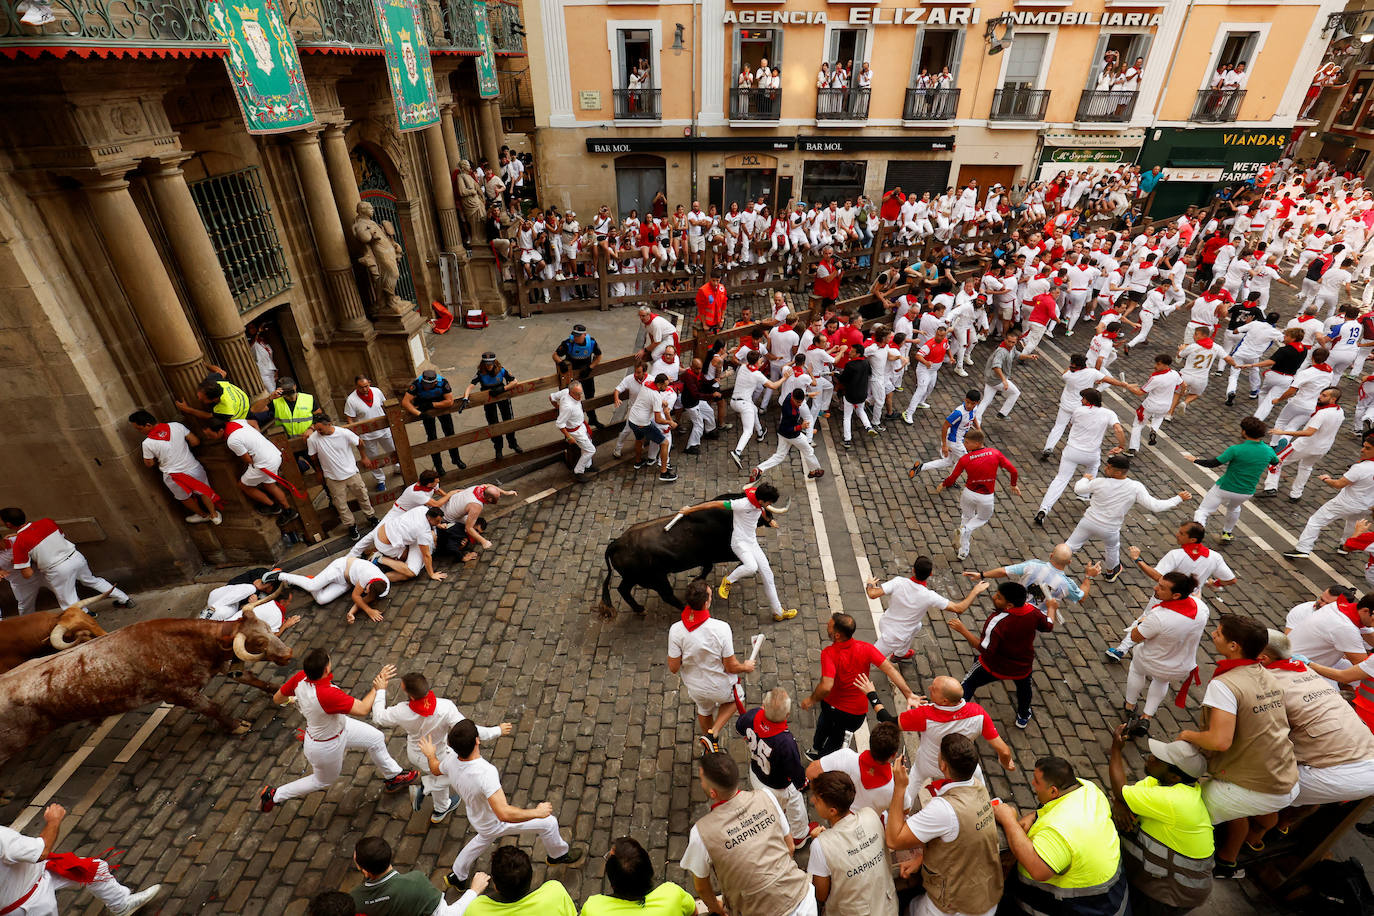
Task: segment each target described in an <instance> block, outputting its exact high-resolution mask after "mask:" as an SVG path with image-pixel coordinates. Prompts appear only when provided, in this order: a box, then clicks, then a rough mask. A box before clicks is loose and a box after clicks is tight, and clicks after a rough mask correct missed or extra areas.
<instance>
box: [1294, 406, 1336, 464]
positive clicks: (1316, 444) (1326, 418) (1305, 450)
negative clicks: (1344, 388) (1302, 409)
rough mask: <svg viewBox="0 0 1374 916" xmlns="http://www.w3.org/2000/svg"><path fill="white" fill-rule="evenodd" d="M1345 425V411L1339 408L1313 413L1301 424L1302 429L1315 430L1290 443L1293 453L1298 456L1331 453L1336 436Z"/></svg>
mask: <svg viewBox="0 0 1374 916" xmlns="http://www.w3.org/2000/svg"><path fill="white" fill-rule="evenodd" d="M1343 423H1345V411H1344V410H1341V409H1340V408H1339V407H1335V406H1332V407H1323V408H1322V409H1321V410H1318V411H1315V412H1314V413H1313V414H1312V418H1311V419H1310V420H1308V421H1307V422H1306V423H1305V424H1303V427H1302V428H1303V429H1315V430H1316V432H1315V433H1313V434H1312V435H1310V436H1302V437H1300V438H1297V439H1294V440H1293V442H1292V445H1293V451H1294V452H1296V453H1297V454H1300V455H1325V454H1326V453H1327V452H1329V451H1331V446H1332V445H1334V444H1335V442H1336V436H1337V434H1339V433H1340V431H1341V425H1342V424H1343Z"/></svg>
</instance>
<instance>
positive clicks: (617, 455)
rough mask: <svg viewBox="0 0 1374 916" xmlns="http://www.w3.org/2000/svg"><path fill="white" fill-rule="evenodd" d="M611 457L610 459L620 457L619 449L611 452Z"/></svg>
mask: <svg viewBox="0 0 1374 916" xmlns="http://www.w3.org/2000/svg"><path fill="white" fill-rule="evenodd" d="M611 457H612V458H619V457H620V449H616V450H615V451H613V452H611Z"/></svg>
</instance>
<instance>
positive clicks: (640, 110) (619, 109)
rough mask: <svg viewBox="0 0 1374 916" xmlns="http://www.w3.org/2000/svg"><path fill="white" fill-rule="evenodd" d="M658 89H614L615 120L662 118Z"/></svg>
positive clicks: (652, 119) (651, 119)
mask: <svg viewBox="0 0 1374 916" xmlns="http://www.w3.org/2000/svg"><path fill="white" fill-rule="evenodd" d="M661 92H662V90H659V89H616V90H613V93H612V94H613V96H614V101H615V119H616V120H617V121H658V120H661V119H662V118H663V108H662V99H661V98H660V93H661Z"/></svg>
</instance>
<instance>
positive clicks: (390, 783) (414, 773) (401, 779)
mask: <svg viewBox="0 0 1374 916" xmlns="http://www.w3.org/2000/svg"><path fill="white" fill-rule="evenodd" d="M419 778H420V771H419V770H406V771H405V772H404V773H398V774H396V775H395V776H393V777H391V778H390V779H388V780H387V781H386V791H387V792H399V791H401V790H402V789H404V788H405V787H406V786H408V785H410V784H411V783H412V782H414V781H415V780H417V779H419Z"/></svg>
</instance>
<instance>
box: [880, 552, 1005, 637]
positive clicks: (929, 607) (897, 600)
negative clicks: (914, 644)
mask: <svg viewBox="0 0 1374 916" xmlns="http://www.w3.org/2000/svg"><path fill="white" fill-rule="evenodd" d="M934 569H935V564H934V563H933V562H932V561H931V559H930V557H928V556H925V555H922V556H918V557H917V558H916V560H915V561H914V562H913V563H912V564H911V575H909V576H897V577H895V578H892V579H888V580H887V581H886V582H883V583H879V582H878V580H877V579H876V578H870V579H869V580H868V581H867V582H866V583H864V593H865V594H867V595H868V597H870V598H872V599H874V600H877V599H879V598H882V597H883V596H884V595H886V596H887V598H888V602H887V610H885V611H884V612H883V616H882V618H881V619H880V620H879V621H878V641H877V642H875V643H874V645H875V646H876V647H877V649H878V651H879V652H881V653H883V655H886V656H888V657H890V658H894V659H905V658H911V657H912V655H914V654H915V650H913V649H912V648H911V641H912V640H913V639H915V638H916V636H917V635H918V634H920V632H921V628H922V627H923V626H924V625H925V618H926V615H927V614H928V613H930V612H931V611H948V612H949V613H951V614H962V613H964V611H967V610H968V609H969V608H970V607H971V606H972V605H973V602H974V599H976V598H977V597H978V596H979V595H980V594H982V593H983V592H984V591H986V590H987V589H988V587H989V583H986V582H978V583H975V584H974V586H973V588H972V589H970V590H969V593H968V594H967V595H965V596H964V597H963V599H961V600H959V601H950V600H949V599H948V598H946V597H945V596H944V595H941V594H940V593H938V592H936V591H934V590H932V589H931V588H929V587H928V586H927V585H926V583H927V582H928V581H930V574H931V572H932V571H933V570H934Z"/></svg>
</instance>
